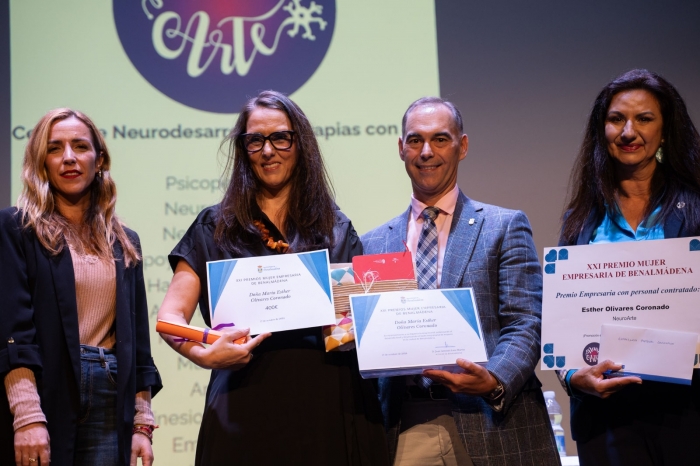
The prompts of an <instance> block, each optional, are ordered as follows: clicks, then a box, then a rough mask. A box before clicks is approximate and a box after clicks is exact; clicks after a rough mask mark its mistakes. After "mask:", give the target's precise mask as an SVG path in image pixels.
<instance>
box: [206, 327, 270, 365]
mask: <svg viewBox="0 0 700 466" xmlns="http://www.w3.org/2000/svg"><path fill="white" fill-rule="evenodd" d="M248 333H250V330H249V329H247V328H246V329H237V330H231V331H227V332H223V335H222V336H221V337H220V338H219V339H218V340H216V341H215V342H214V344H212V345H210V346H208V347H203V346H202V347H200V348H201V349H200V350H196V351H194V352H193V356H194V357H193V359H192V361H193V362H194V363H195V364H197V365H198V366H200V367H203V368H205V369H229V370H239V369H241V368H243V367H244V366H245V365H246V364H248V363H249V362H250V360H251V359H252V357H253V350H254V349H255V347H257V346H258V345H259V344H260V343H262V341H263V340H264V339H265V338H267V337H269V336H270V335H271V334H270V333H261V334H260V335H258V336H256V337H255V338H250V337H248V341H246V342H245V343H243V344H239V343H236V340H238V339H239V338H241V337H243V336H246V335H248Z"/></svg>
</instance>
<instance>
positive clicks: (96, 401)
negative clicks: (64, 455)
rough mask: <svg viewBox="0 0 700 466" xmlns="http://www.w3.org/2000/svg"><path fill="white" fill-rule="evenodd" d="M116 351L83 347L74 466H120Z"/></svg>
mask: <svg viewBox="0 0 700 466" xmlns="http://www.w3.org/2000/svg"><path fill="white" fill-rule="evenodd" d="M115 353H116V350H115V349H111V350H107V349H104V348H96V347H94V346H87V345H80V415H79V417H78V432H77V436H76V442H75V461H74V464H76V465H81V466H113V465H117V464H118V463H119V446H118V442H117V413H116V411H117V356H116V354H115Z"/></svg>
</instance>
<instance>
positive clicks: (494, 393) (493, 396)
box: [484, 374, 505, 401]
mask: <svg viewBox="0 0 700 466" xmlns="http://www.w3.org/2000/svg"><path fill="white" fill-rule="evenodd" d="M491 375H493V374H491ZM493 378H494V379H496V376H495V375H493ZM496 382H498V385H496V388H494V389H493V390H491V393H487V394H486V395H484V398H486V399H487V400H489V401H498V399H500V398H501V397H502V396H503V394H504V393H505V390H504V389H503V384H502V383H501V381H500V380H498V379H496Z"/></svg>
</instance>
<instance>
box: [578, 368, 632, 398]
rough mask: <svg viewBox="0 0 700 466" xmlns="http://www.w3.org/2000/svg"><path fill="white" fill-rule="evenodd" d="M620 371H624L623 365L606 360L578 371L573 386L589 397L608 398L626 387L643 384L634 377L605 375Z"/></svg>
mask: <svg viewBox="0 0 700 466" xmlns="http://www.w3.org/2000/svg"><path fill="white" fill-rule="evenodd" d="M620 369H622V364H615V363H614V362H612V361H610V360H609V359H606V360H605V361H603V362H601V363H598V364H596V365H595V366H591V367H584V368H582V369H579V370H577V371H576V372H575V373H574V375H572V376H571V385H572V386H575V387H576V389H577V390H579V391H581V392H583V393H587V394H588V395H593V396H597V397H600V398H607V397H609V396H610V395H612V394H613V393H615V392H618V391H620V390H622V389H623V388H624V387H625V386H626V385H630V384H633V383H637V384H640V383H642V379H640V378H639V377H632V376H625V377H614V378H606V376H605V374H606V373H607V372H608V371H613V372H615V371H619V370H620Z"/></svg>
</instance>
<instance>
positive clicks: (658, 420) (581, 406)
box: [571, 371, 700, 466]
mask: <svg viewBox="0 0 700 466" xmlns="http://www.w3.org/2000/svg"><path fill="white" fill-rule="evenodd" d="M696 372H697V371H696ZM699 395H700V390H698V385H697V383H694V384H693V386H690V387H689V386H682V385H675V384H665V383H658V382H644V383H643V384H642V385H640V386H630V387H626V388H625V389H623V390H621V391H620V392H618V393H616V394H614V395H613V396H611V397H609V398H607V399H605V400H601V399H598V398H593V397H589V396H585V397H583V398H582V399H581V400H575V399H572V405H571V406H572V429H573V434H574V438H575V439H576V446H577V447H578V454H579V460H580V464H581V466H627V465H634V466H652V465H653V466H661V465H669V466H670V465H673V466H676V465H678V466H683V465H698V464H700V396H699Z"/></svg>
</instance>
